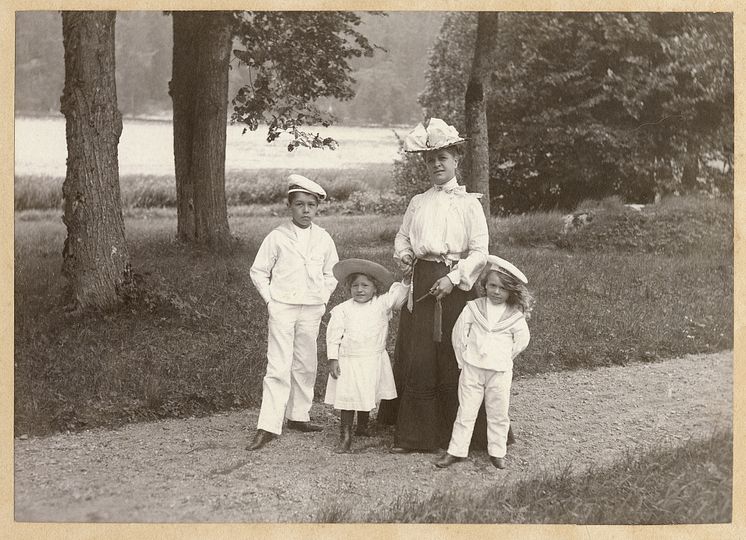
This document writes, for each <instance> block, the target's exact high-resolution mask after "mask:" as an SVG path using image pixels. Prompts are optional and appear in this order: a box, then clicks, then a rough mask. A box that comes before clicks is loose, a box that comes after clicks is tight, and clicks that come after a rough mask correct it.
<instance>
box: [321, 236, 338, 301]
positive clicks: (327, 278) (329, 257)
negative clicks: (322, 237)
mask: <svg viewBox="0 0 746 540" xmlns="http://www.w3.org/2000/svg"><path fill="white" fill-rule="evenodd" d="M327 241H328V242H329V248H328V249H327V250H326V257H324V304H327V303H329V297H330V296H331V295H332V293H333V292H334V289H335V288H336V287H337V279H336V278H335V277H334V273H333V272H332V269H333V268H334V265H335V264H337V263H338V262H339V255H338V254H337V246H336V245H335V244H334V240H333V239H332V237H331V236H330V235H328V234H327Z"/></svg>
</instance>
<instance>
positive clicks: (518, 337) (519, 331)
mask: <svg viewBox="0 0 746 540" xmlns="http://www.w3.org/2000/svg"><path fill="white" fill-rule="evenodd" d="M530 339H531V334H530V333H529V331H528V324H527V323H526V319H525V318H524V317H521V318H520V320H518V321H517V322H516V323H515V324H514V325H513V353H512V355H511V358H515V357H516V356H518V355H519V354H521V353H522V352H523V351H524V349H525V348H526V347H528V342H529V340H530Z"/></svg>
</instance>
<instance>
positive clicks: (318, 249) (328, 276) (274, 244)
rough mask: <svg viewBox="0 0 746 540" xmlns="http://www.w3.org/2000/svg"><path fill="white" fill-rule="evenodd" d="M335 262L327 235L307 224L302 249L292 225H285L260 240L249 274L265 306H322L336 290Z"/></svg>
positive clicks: (313, 225)
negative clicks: (308, 227) (307, 233)
mask: <svg viewBox="0 0 746 540" xmlns="http://www.w3.org/2000/svg"><path fill="white" fill-rule="evenodd" d="M338 261H339V256H338V255H337V248H336V246H335V245H334V240H332V237H331V236H329V233H328V232H326V231H325V230H324V229H322V228H321V227H319V226H318V225H316V224H311V233H310V237H309V242H308V244H307V245H306V244H305V243H301V242H300V241H299V240H298V237H297V235H296V233H295V226H294V225H293V224H292V222H286V223H282V224H281V225H278V226H277V227H276V228H275V229H273V230H272V231H270V233H269V234H268V235H267V236H266V238H264V240H263V241H262V245H261V246H259V251H257V253H256V258H255V259H254V264H253V265H252V266H251V271H250V273H249V274H250V276H251V281H252V282H253V283H254V286H255V287H256V288H257V291H259V294H260V295H261V296H262V298H263V299H264V302H265V303H268V302H269V301H270V300H274V301H276V302H283V303H285V304H305V305H314V304H326V303H327V302H328V301H329V296H330V295H331V294H332V291H334V288H335V287H336V286H337V280H336V279H335V278H334V274H332V268H333V267H334V265H335V264H337V262H338Z"/></svg>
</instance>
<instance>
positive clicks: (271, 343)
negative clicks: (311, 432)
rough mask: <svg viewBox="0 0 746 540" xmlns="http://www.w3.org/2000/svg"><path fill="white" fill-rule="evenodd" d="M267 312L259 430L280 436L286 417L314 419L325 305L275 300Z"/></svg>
mask: <svg viewBox="0 0 746 540" xmlns="http://www.w3.org/2000/svg"><path fill="white" fill-rule="evenodd" d="M267 310H268V312H269V322H268V324H267V326H268V334H269V335H268V337H267V373H266V375H265V376H264V381H263V386H262V408H261V410H260V411H259V422H258V424H257V428H258V429H263V430H265V431H269V432H270V433H276V434H278V435H279V434H280V433H281V432H282V422H283V418H284V417H287V418H288V420H297V421H301V422H307V421H308V420H309V419H310V417H309V415H308V413H309V411H310V410H311V404H312V402H313V387H314V384H315V382H316V368H317V365H318V358H317V356H316V340H317V338H318V336H319V324H320V323H321V316H322V315H323V314H324V311H325V306H324V304H317V305H302V304H283V303H282V302H275V301H274V300H272V301H270V302H269V304H267Z"/></svg>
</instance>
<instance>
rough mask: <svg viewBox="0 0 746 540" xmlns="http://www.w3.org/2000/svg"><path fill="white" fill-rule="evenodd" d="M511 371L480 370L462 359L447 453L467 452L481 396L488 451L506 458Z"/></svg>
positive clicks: (495, 455) (490, 453)
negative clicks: (456, 405) (455, 410)
mask: <svg viewBox="0 0 746 540" xmlns="http://www.w3.org/2000/svg"><path fill="white" fill-rule="evenodd" d="M512 379H513V371H494V370H491V369H483V368H479V367H476V366H472V365H471V364H469V363H467V362H464V363H463V365H462V369H461V376H460V378H459V382H458V402H459V408H458V413H457V415H456V421H455V422H454V423H453V432H452V434H451V444H450V445H449V446H448V453H449V454H451V455H452V456H457V457H466V456H468V455H469V443H470V441H471V434H472V432H473V431H474V423H475V422H476V420H477V413H478V412H479V406H480V405H481V404H482V399H484V408H485V410H486V412H487V453H488V454H489V455H490V456H493V457H505V453H506V444H507V439H508V428H510V419H509V418H508V406H509V405H510V385H511V382H512Z"/></svg>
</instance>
